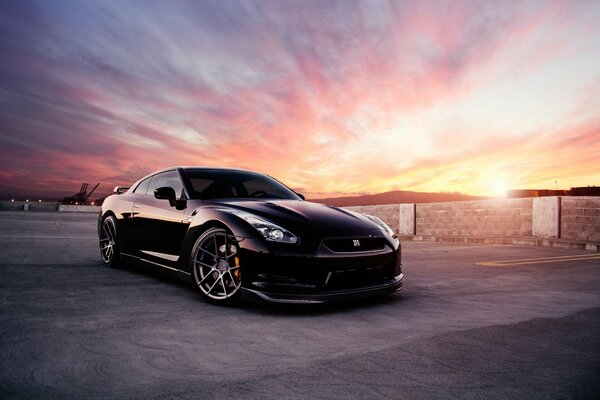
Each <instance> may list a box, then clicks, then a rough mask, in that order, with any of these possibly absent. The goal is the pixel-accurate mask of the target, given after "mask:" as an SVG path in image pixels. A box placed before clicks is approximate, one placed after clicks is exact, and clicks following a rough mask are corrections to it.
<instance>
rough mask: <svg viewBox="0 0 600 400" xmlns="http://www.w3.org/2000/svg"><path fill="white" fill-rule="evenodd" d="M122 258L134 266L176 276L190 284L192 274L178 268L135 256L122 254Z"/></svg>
mask: <svg viewBox="0 0 600 400" xmlns="http://www.w3.org/2000/svg"><path fill="white" fill-rule="evenodd" d="M121 256H122V257H125V258H126V261H129V262H131V263H133V264H136V265H140V266H142V267H147V268H149V269H152V270H155V271H159V272H163V273H166V274H168V275H170V276H174V277H175V278H177V279H181V280H183V281H185V282H189V281H190V278H191V276H192V274H190V273H189V272H187V271H182V270H180V269H177V268H173V267H169V266H168V265H164V264H160V263H157V262H155V261H150V260H147V259H145V258H141V257H137V256H133V255H131V254H127V253H121Z"/></svg>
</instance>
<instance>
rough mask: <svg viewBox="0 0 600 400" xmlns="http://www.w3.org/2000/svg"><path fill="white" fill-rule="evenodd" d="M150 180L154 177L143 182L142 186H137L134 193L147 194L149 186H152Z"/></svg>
mask: <svg viewBox="0 0 600 400" xmlns="http://www.w3.org/2000/svg"><path fill="white" fill-rule="evenodd" d="M150 179H152V177H150V178H148V179H144V180H143V181H141V182H140V184H139V185H137V187H136V188H135V190H134V191H133V193H137V194H146V191H147V190H148V185H150Z"/></svg>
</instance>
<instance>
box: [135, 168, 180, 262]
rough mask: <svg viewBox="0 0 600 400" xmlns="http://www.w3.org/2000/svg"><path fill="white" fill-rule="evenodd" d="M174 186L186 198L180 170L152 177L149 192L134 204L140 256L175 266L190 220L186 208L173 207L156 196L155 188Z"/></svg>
mask: <svg viewBox="0 0 600 400" xmlns="http://www.w3.org/2000/svg"><path fill="white" fill-rule="evenodd" d="M160 187H172V188H173V189H174V190H175V193H176V194H177V196H178V198H181V197H184V196H185V192H184V190H183V184H182V183H181V178H180V176H179V173H178V172H177V170H171V171H165V172H161V173H158V174H156V175H154V176H152V178H151V181H150V183H149V185H148V189H147V191H146V194H145V195H143V196H140V197H139V198H137V199H136V200H135V202H134V204H133V214H134V216H133V231H134V234H135V236H136V243H137V254H136V255H137V256H138V257H141V258H144V259H147V260H150V261H154V262H158V263H160V264H164V265H169V266H172V265H175V263H176V261H177V259H178V257H179V252H180V250H181V244H182V242H183V238H184V236H185V233H186V232H187V228H188V225H189V223H188V222H187V219H185V218H184V211H185V210H177V209H176V208H175V207H171V205H170V204H169V201H168V200H161V199H157V198H156V197H154V190H156V189H158V188H160Z"/></svg>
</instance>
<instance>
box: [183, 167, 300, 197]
mask: <svg viewBox="0 0 600 400" xmlns="http://www.w3.org/2000/svg"><path fill="white" fill-rule="evenodd" d="M185 172H186V174H187V176H188V178H189V180H190V183H191V184H192V193H191V194H190V195H191V196H192V197H193V198H199V199H231V198H256V199H291V200H300V198H299V197H298V196H297V195H296V194H295V193H294V192H293V191H291V190H290V189H288V188H287V187H285V186H284V185H282V184H281V183H279V182H277V181H276V180H275V179H273V178H270V177H268V176H266V175H263V174H259V173H256V172H247V171H228V170H218V169H188V170H185Z"/></svg>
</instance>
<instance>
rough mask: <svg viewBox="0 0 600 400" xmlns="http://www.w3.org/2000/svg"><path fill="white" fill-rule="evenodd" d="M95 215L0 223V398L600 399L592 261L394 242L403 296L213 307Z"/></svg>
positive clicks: (570, 254)
mask: <svg viewBox="0 0 600 400" xmlns="http://www.w3.org/2000/svg"><path fill="white" fill-rule="evenodd" d="M96 218H97V216H96V215H95V214H75V213H74V214H67V213H56V212H54V213H34V212H29V213H27V212H0V273H1V275H0V276H1V279H0V398H2V399H83V398H85V399H113V398H118V399H225V398H232V397H233V398H245V399H252V398H277V399H280V398H311V399H312V398H319V399H339V398H376V399H378V398H381V399H387V398H392V399H431V398H439V399H471V398H472V399H481V398H485V399H507V398H514V399H522V398H528V399H598V398H600V383H599V382H600V334H599V332H600V253H597V252H586V251H582V250H567V249H558V248H550V247H520V246H498V245H457V244H445V243H427V242H406V243H404V246H403V249H404V257H403V264H404V271H405V275H406V278H405V282H406V283H405V289H404V291H403V292H402V293H399V294H395V295H391V296H386V297H381V298H376V299H371V300H366V301H364V300H363V301H356V302H350V303H343V304H332V305H324V306H273V305H260V304H242V305H240V306H238V307H219V306H214V305H210V304H208V303H206V302H204V301H203V300H202V298H201V297H200V295H199V294H198V293H196V291H195V288H194V287H193V286H192V285H188V284H185V283H183V282H180V281H177V280H174V279H171V278H168V277H165V276H163V275H160V274H158V273H154V272H149V271H145V270H140V269H137V268H134V267H127V268H122V269H110V268H106V267H104V266H102V265H101V263H100V261H99V252H98V248H97V238H96V231H95V230H96Z"/></svg>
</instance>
